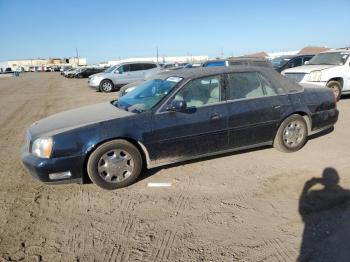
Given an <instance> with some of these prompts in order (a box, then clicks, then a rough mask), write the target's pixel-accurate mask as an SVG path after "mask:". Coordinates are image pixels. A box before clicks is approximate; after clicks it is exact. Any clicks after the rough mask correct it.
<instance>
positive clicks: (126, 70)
mask: <svg viewBox="0 0 350 262" xmlns="http://www.w3.org/2000/svg"><path fill="white" fill-rule="evenodd" d="M160 70H161V68H160V66H159V65H157V64H156V63H154V62H124V63H120V64H118V65H115V66H112V67H110V68H108V69H107V70H105V71H104V72H102V73H98V74H94V75H92V76H90V77H89V80H88V84H89V86H90V87H92V88H96V89H97V90H100V91H103V92H111V91H113V90H114V89H117V88H119V87H120V86H123V85H126V84H129V83H132V82H135V81H140V80H144V79H145V78H146V77H148V76H150V75H153V74H155V73H158V72H159V71H160Z"/></svg>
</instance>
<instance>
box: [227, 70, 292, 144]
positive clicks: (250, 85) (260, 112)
mask: <svg viewBox="0 0 350 262" xmlns="http://www.w3.org/2000/svg"><path fill="white" fill-rule="evenodd" d="M227 78H228V85H229V89H228V101H227V108H228V130H229V145H230V147H231V148H239V147H249V146H252V145H257V144H264V143H269V142H271V141H272V140H273V138H274V136H275V133H276V131H277V127H278V125H279V123H280V121H281V119H282V118H283V116H284V112H286V107H288V106H289V99H288V96H287V95H278V94H277V92H276V89H275V88H274V87H273V85H272V84H271V83H270V82H269V81H268V80H267V79H266V77H265V76H264V75H262V74H261V73H258V72H242V73H231V74H228V75H227Z"/></svg>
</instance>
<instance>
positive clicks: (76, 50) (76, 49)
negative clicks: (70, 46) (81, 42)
mask: <svg viewBox="0 0 350 262" xmlns="http://www.w3.org/2000/svg"><path fill="white" fill-rule="evenodd" d="M75 52H76V53H77V66H79V54H78V48H75Z"/></svg>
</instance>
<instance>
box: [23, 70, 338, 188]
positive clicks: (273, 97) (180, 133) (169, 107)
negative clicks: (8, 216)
mask: <svg viewBox="0 0 350 262" xmlns="http://www.w3.org/2000/svg"><path fill="white" fill-rule="evenodd" d="M337 119H338V110H337V109H336V101H335V98H334V95H333V93H332V92H331V91H330V90H328V89H327V88H303V87H301V86H299V85H297V84H295V83H292V82H290V81H289V80H287V79H285V78H284V77H283V76H281V75H280V74H278V73H277V72H275V71H274V70H273V69H269V68H263V67H247V66H236V67H216V68H198V69H184V70H176V71H169V72H163V73H161V74H158V75H156V76H154V77H152V79H149V80H147V81H144V82H142V83H140V84H139V85H138V86H137V87H136V88H135V89H134V90H132V91H131V92H129V93H127V94H126V95H125V96H123V97H121V98H119V99H118V100H115V101H112V102H106V103H102V104H96V105H92V106H87V107H82V108H78V109H75V110H70V111H66V112H63V113H59V114H56V115H53V116H50V117H48V118H45V119H42V120H40V121H38V122H35V123H34V124H33V125H32V126H31V127H30V128H29V129H28V131H27V142H26V145H25V147H24V150H23V155H22V160H23V163H24V165H25V166H26V167H27V168H28V170H29V172H30V174H31V175H32V176H34V177H36V178H38V179H40V180H41V181H43V182H46V183H64V182H72V181H75V182H81V183H82V182H83V181H84V179H85V178H87V176H88V177H89V178H90V179H91V180H92V181H93V182H94V183H95V184H96V185H98V186H100V187H102V188H104V189H116V188H120V187H124V186H127V185H130V184H131V183H133V182H134V181H135V180H136V179H137V177H138V176H139V174H140V173H141V171H142V169H143V168H153V167H156V166H161V165H166V164H169V163H174V162H180V161H185V160H189V159H194V158H200V157H204V156H209V155H214V154H220V153H225V152H230V151H235V150H241V149H247V148H253V147H259V146H265V145H273V146H274V147H276V148H277V149H279V150H280V151H283V152H294V151H297V150H299V149H301V148H302V147H303V146H304V145H305V143H306V141H307V138H308V136H309V135H310V134H312V133H315V132H317V131H320V130H323V129H326V128H329V127H331V126H333V125H334V124H335V123H336V121H337Z"/></svg>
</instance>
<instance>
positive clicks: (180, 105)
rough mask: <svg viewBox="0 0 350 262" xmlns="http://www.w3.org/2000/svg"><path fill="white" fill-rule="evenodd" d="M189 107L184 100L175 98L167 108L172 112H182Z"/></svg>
mask: <svg viewBox="0 0 350 262" xmlns="http://www.w3.org/2000/svg"><path fill="white" fill-rule="evenodd" d="M186 108H187V104H186V102H185V101H184V100H173V101H172V102H171V104H170V106H169V107H168V108H167V111H172V112H181V111H184V110H185V109H186Z"/></svg>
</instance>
